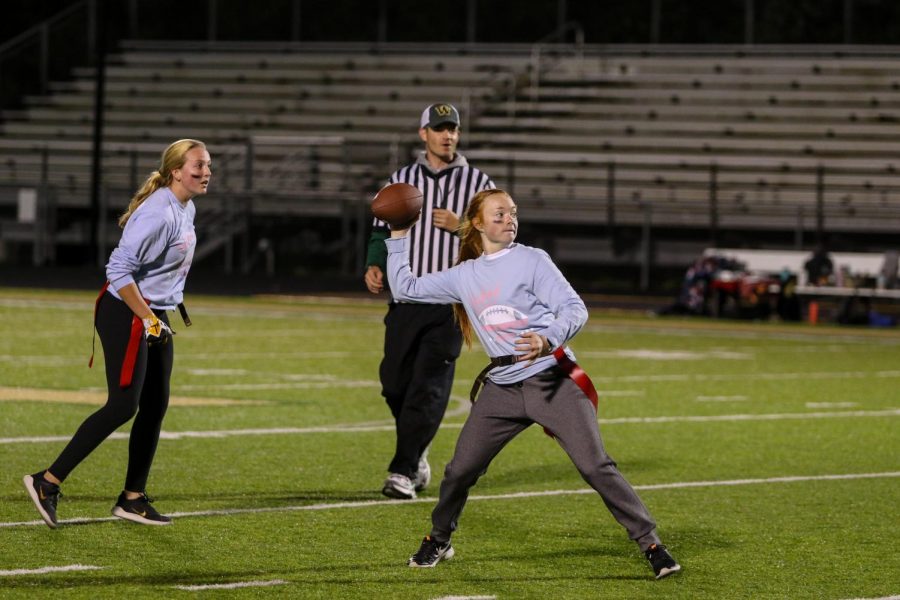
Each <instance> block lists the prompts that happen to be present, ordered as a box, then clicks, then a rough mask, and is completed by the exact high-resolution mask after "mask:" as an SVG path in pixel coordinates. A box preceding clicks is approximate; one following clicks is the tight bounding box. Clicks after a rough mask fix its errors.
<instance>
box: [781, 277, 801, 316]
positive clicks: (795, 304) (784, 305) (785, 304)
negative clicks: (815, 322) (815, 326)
mask: <svg viewBox="0 0 900 600" xmlns="http://www.w3.org/2000/svg"><path fill="white" fill-rule="evenodd" d="M778 281H779V283H780V285H779V292H778V301H777V303H776V310H777V311H778V316H779V318H781V320H782V321H800V320H801V319H802V311H801V310H800V299H799V298H797V276H796V275H794V274H793V273H791V272H790V271H788V270H787V269H784V270H782V271H781V273H779V274H778Z"/></svg>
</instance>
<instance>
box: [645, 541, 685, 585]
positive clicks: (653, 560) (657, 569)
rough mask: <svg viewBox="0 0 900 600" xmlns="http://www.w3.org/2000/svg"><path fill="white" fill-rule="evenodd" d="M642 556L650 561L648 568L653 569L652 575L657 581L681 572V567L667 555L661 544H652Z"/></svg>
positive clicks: (667, 552)
mask: <svg viewBox="0 0 900 600" xmlns="http://www.w3.org/2000/svg"><path fill="white" fill-rule="evenodd" d="M644 556H646V557H647V560H649V561H650V566H651V567H653V573H654V574H655V575H656V578H657V579H662V578H663V577H668V576H669V575H671V574H672V573H677V572H678V571H680V570H681V565H679V564H678V563H677V562H675V559H674V558H672V555H671V554H669V551H668V550H666V547H665V546H663V545H662V544H653V545H652V546H650V547H649V548H647V550H645V551H644Z"/></svg>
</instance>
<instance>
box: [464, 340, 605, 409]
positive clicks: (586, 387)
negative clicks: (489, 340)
mask: <svg viewBox="0 0 900 600" xmlns="http://www.w3.org/2000/svg"><path fill="white" fill-rule="evenodd" d="M553 358H555V359H556V364H557V365H558V366H559V368H560V369H562V371H563V373H565V374H566V375H568V376H569V379H571V380H572V381H574V382H575V385H577V386H578V387H579V388H580V389H581V391H582V392H584V395H585V396H587V397H588V400H590V401H591V404H593V405H594V410H596V409H597V390H596V389H595V388H594V383H593V382H592V381H591V378H590V377H588V374H587V373H585V372H584V369H582V368H581V367H579V366H578V363H576V362H575V361H573V360H571V359H570V358H569V356H568V355H567V354H566V349H565V347H563V346H560V347H559V348H557V349H556V350H554V351H553ZM518 359H519V357H518V356H516V355H515V354H506V355H504V356H492V357H491V363H490V364H489V365H488V366H486V367H485V368H483V369H482V370H481V373H479V374H478V376H477V377H476V378H475V383H474V384H473V385H472V391H471V392H470V393H469V400H470V401H471V402H473V403H474V402H475V398H476V396H478V392H479V390H480V389H481V386H482V385H484V382H485V381H486V380H487V376H488V373H490V371H491V370H492V369H494V368H496V367H508V366H510V365H514V364H516V363H517V362H518Z"/></svg>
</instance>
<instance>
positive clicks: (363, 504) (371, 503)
mask: <svg viewBox="0 0 900 600" xmlns="http://www.w3.org/2000/svg"><path fill="white" fill-rule="evenodd" d="M895 477H900V471H887V472H883V473H843V474H835V475H790V476H784V477H766V478H759V479H726V480H721V481H681V482H678V481H676V482H672V483H655V484H644V485H635V486H633V487H634V489H635V490H638V491H644V490H675V489H685V488H708V487H722V486H739V485H766V484H778V483H800V482H807V481H848V480H856V479H886V478H895ZM596 493H597V492H596V491H594V490H593V489H591V488H579V489H575V490H545V491H538V492H514V493H511V494H493V495H485V496H479V495H476V496H470V497H469V501H470V502H471V501H476V502H477V501H482V500H515V499H521V498H543V497H548V496H575V495H581V494H596ZM435 501H436V499H435V498H415V499H413V500H361V501H356V502H331V503H327V502H323V503H319V504H306V505H301V506H272V507H266V508H223V509H219V510H200V511H192V512H173V513H168V516H170V517H172V518H179V519H181V518H191V517H219V516H230V515H246V514H263V513H276V512H296V511H320V510H335V509H340V508H370V507H377V506H408V505H410V504H433V503H434V502H435ZM120 520H121V519H118V518H117V517H101V518H81V519H62V520H60V521H59V524H60V525H67V524H69V525H73V524H86V523H103V522H107V521H120ZM26 526H35V527H36V526H41V527H46V525H45V524H44V522H43V521H19V522H6V523H4V522H0V528H4V527H26Z"/></svg>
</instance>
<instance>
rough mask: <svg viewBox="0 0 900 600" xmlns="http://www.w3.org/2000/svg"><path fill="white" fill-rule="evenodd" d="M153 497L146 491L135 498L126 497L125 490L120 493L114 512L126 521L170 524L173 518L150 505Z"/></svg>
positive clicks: (143, 523)
mask: <svg viewBox="0 0 900 600" xmlns="http://www.w3.org/2000/svg"><path fill="white" fill-rule="evenodd" d="M151 502H153V499H152V498H150V496H148V495H147V494H145V493H142V494H141V495H140V496H138V497H137V498H135V499H133V500H129V499H128V498H126V497H125V492H122V493H121V494H119V499H118V500H117V501H116V505H115V506H114V507H113V509H112V514H113V515H114V516H116V517H119V518H120V519H125V520H126V521H134V522H135V523H140V524H142V525H169V524H171V523H172V519H171V518H169V517H167V516H165V515H161V514H159V512H157V510H156V509H155V508H153V507H152V506H150V503H151Z"/></svg>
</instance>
